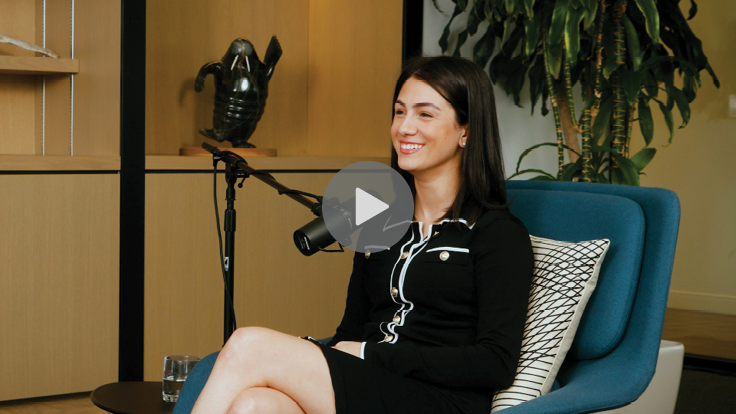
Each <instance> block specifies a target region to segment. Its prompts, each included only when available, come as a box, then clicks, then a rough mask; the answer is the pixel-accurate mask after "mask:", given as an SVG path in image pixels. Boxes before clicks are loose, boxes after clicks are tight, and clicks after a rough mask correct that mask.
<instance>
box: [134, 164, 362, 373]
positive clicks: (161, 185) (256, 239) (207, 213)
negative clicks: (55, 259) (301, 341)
mask: <svg viewBox="0 0 736 414" xmlns="http://www.w3.org/2000/svg"><path fill="white" fill-rule="evenodd" d="M331 177H332V174H319V173H313V174H286V173H284V174H276V179H277V180H279V181H280V182H282V183H284V184H285V185H287V186H290V187H292V188H296V189H300V190H304V191H312V192H316V193H320V194H321V193H322V192H324V188H325V187H326V185H327V183H328V182H329V179H330V178H331ZM218 178H219V179H218V190H219V191H218V192H219V195H218V202H219V206H220V209H221V215H220V217H221V219H222V217H223V211H224V207H225V201H224V188H225V187H224V178H223V176H222V175H220V176H219V177H218ZM235 204H236V205H235V208H236V211H237V231H236V241H235V247H236V251H237V253H236V257H235V271H236V275H235V308H236V316H237V318H238V320H237V321H238V326H241V327H242V326H252V325H259V326H266V327H269V328H272V329H277V330H280V331H282V332H287V333H289V334H293V335H311V336H314V337H326V336H329V335H332V334H334V329H335V328H336V327H337V324H338V323H339V322H340V319H341V318H342V311H343V309H344V304H345V294H346V291H347V282H348V279H349V275H350V269H351V263H352V257H353V255H352V253H350V252H349V251H348V252H346V253H329V254H327V253H318V254H316V255H314V256H312V257H305V256H302V255H301V253H299V251H298V250H297V249H296V247H294V244H293V240H292V234H293V232H294V230H296V229H298V228H300V227H301V226H302V225H304V224H306V223H308V222H309V221H310V220H311V219H312V218H313V216H312V214H311V213H310V212H309V211H308V210H307V209H306V208H304V207H303V206H301V205H300V204H298V203H296V202H295V201H293V200H291V199H288V198H286V197H284V196H278V194H277V193H276V191H275V190H273V189H272V188H270V187H268V186H266V185H265V184H263V183H261V182H259V181H257V180H255V179H249V180H247V181H246V183H245V186H244V188H243V189H238V190H237V201H236V203H235ZM217 245H218V243H217V233H216V230H215V219H214V207H213V196H212V176H211V175H210V174H150V173H149V174H148V175H147V177H146V305H145V306H146V316H145V321H146V322H145V353H144V354H145V370H144V378H145V380H148V381H153V380H159V379H160V376H161V367H162V361H163V357H164V356H165V355H168V354H175V353H187V354H194V355H199V356H204V355H207V354H209V353H211V352H214V351H217V350H219V349H220V347H221V345H222V335H223V281H222V275H221V272H220V267H219V264H218V263H219V262H218V261H219V256H218V247H217Z"/></svg>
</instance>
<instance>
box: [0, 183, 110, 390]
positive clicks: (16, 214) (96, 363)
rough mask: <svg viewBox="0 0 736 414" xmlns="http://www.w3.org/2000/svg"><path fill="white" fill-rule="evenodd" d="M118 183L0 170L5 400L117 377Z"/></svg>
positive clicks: (0, 381)
mask: <svg viewBox="0 0 736 414" xmlns="http://www.w3.org/2000/svg"><path fill="white" fill-rule="evenodd" d="M119 185H120V184H119V177H118V175H117V174H97V175H90V174H87V175H63V174H58V175H0V211H2V212H3V213H2V215H0V229H2V232H3V237H2V238H0V263H1V264H2V277H0V315H1V316H0V317H1V318H2V322H0V327H2V328H1V329H0V349H2V353H3V356H2V358H0V400H8V399H19V398H29V397H37V396H41V395H56V394H65V393H71V392H80V391H89V390H91V389H94V388H95V387H97V386H99V385H100V384H104V383H106V382H113V381H115V380H116V379H117V360H118V355H117V351H118V279H119V277H118V266H119V261H118V250H119V242H118V240H119V236H118V234H119Z"/></svg>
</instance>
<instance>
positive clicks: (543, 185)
mask: <svg viewBox="0 0 736 414" xmlns="http://www.w3.org/2000/svg"><path fill="white" fill-rule="evenodd" d="M507 188H508V190H509V198H510V199H511V200H512V203H513V204H512V206H511V210H512V212H514V214H516V215H517V216H518V217H519V218H520V219H521V220H522V221H524V223H525V224H526V225H527V227H528V229H529V232H530V233H531V234H534V235H537V236H541V237H549V238H555V239H558V240H568V239H570V240H576V241H577V240H586V239H591V238H603V237H605V238H608V239H610V240H611V247H610V250H609V252H608V255H607V256H606V259H605V260H606V261H607V262H608V263H604V265H603V267H602V269H601V274H600V276H599V282H598V287H597V290H596V292H595V293H594V295H593V296H592V297H591V300H590V301H589V303H588V306H587V308H586V311H585V314H584V316H583V320H582V321H581V324H580V326H579V328H578V334H577V336H576V338H575V343H574V344H573V348H572V349H571V351H570V353H569V354H568V359H566V361H565V363H564V364H563V366H562V368H561V369H560V372H559V374H558V377H557V378H558V379H559V381H560V384H561V385H562V388H561V389H560V390H559V391H555V392H552V393H550V394H548V395H546V396H543V397H541V398H537V399H535V400H532V401H529V402H527V403H524V404H521V405H519V406H517V407H518V410H517V409H516V408H517V407H514V408H515V409H514V410H512V411H513V412H514V413H516V412H518V413H522V412H524V413H525V412H535V413H544V412H550V413H551V412H590V411H604V410H606V409H612V408H616V407H619V406H622V405H625V404H627V403H629V402H632V401H634V400H636V399H637V398H638V397H639V396H640V395H641V394H642V393H643V392H644V390H646V387H647V386H648V384H649V381H651V378H652V377H653V375H654V369H655V367H656V363H657V355H658V352H659V344H660V340H661V337H662V326H663V324H664V314H665V310H666V307H667V297H668V294H669V286H670V278H671V275H672V265H673V262H674V254H675V246H676V243H677V232H678V228H679V222H680V203H679V200H678V199H677V196H676V195H675V193H674V192H672V191H669V190H665V189H660V188H645V187H628V186H619V185H603V184H586V183H571V182H542V181H508V182H507ZM632 203H633V204H632ZM602 231H603V232H606V234H603V233H601V232H602ZM636 256H639V257H638V258H637V257H636ZM599 334H600V335H602V336H601V337H600V338H596V336H597V335H599ZM614 342H615V343H614ZM566 385H567V387H566ZM572 396H574V398H572ZM509 414H511V411H509Z"/></svg>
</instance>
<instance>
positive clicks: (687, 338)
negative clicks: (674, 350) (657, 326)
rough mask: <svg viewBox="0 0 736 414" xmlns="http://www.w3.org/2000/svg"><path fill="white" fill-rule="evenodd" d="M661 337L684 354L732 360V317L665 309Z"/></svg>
mask: <svg viewBox="0 0 736 414" xmlns="http://www.w3.org/2000/svg"><path fill="white" fill-rule="evenodd" d="M662 338H663V339H667V340H670V341H675V342H680V343H682V344H684V345H685V352H686V353H688V354H696V355H707V356H713V357H719V358H725V359H732V360H736V316H731V315H719V314H714V313H701V312H693V311H687V310H681V309H667V314H666V315H665V319H664V332H663V333H662Z"/></svg>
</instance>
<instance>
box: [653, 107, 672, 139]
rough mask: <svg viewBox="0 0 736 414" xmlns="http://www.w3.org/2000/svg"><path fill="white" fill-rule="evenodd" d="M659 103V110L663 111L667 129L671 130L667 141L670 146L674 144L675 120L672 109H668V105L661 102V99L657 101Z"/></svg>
mask: <svg viewBox="0 0 736 414" xmlns="http://www.w3.org/2000/svg"><path fill="white" fill-rule="evenodd" d="M655 101H657V103H658V104H659V109H660V110H661V111H662V114H663V115H664V123H665V124H667V129H669V130H670V137H669V139H668V140H667V143H668V144H671V143H672V138H674V136H675V118H674V116H672V111H670V108H668V107H667V105H665V104H664V102H662V101H660V100H659V99H655Z"/></svg>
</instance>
